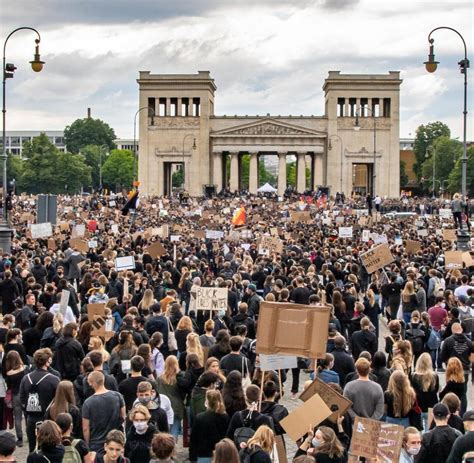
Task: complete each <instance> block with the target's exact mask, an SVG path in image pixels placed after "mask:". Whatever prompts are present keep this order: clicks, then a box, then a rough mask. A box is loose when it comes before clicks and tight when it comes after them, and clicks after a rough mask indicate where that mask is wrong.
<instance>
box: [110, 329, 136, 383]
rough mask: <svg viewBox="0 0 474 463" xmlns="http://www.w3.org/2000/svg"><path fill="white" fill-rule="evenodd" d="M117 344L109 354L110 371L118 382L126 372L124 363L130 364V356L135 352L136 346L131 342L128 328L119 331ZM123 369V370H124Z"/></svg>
mask: <svg viewBox="0 0 474 463" xmlns="http://www.w3.org/2000/svg"><path fill="white" fill-rule="evenodd" d="M118 341H119V342H118V344H117V345H116V346H115V347H114V348H113V349H112V355H111V356H110V372H111V373H112V374H113V375H114V376H115V379H116V380H117V382H118V383H120V381H122V380H124V379H125V378H126V374H127V373H128V371H127V368H125V365H129V364H130V360H131V358H132V357H133V356H134V355H136V353H137V346H136V345H135V343H134V342H133V336H132V333H131V332H130V331H128V330H124V331H121V332H120V334H119V339H118ZM124 370H125V371H124Z"/></svg>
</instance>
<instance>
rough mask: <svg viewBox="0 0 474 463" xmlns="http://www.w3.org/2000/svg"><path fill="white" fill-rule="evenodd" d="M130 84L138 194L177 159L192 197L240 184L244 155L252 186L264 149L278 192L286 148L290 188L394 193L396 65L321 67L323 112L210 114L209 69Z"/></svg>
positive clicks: (155, 187)
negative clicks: (292, 177) (362, 69)
mask: <svg viewBox="0 0 474 463" xmlns="http://www.w3.org/2000/svg"><path fill="white" fill-rule="evenodd" d="M137 82H138V85H139V102H140V106H139V107H140V108H148V111H146V110H144V111H140V116H139V118H140V119H139V145H140V154H139V181H140V183H141V185H140V189H141V192H142V193H143V194H158V195H168V194H170V192H171V173H172V172H173V166H175V165H176V164H181V166H183V168H184V187H185V189H186V190H188V191H189V193H190V194H191V195H192V196H201V195H203V194H204V192H205V191H206V188H207V189H208V191H212V190H214V191H216V192H219V191H220V190H221V189H222V188H224V187H227V188H229V189H230V190H231V191H237V190H240V189H241V187H242V183H241V171H242V169H241V161H242V156H243V155H250V172H249V185H248V188H249V191H250V192H252V193H254V192H256V191H257V189H258V187H259V178H258V163H259V156H260V155H262V154H265V155H275V156H277V157H278V180H277V185H275V186H276V187H277V188H278V192H279V194H283V192H284V191H285V189H286V187H287V184H286V169H287V158H288V156H289V155H292V156H293V157H292V159H294V158H296V166H297V169H296V171H297V173H296V184H295V185H294V186H295V188H296V190H297V191H298V192H303V191H305V190H316V189H317V188H318V187H321V186H324V187H328V188H329V190H330V192H331V194H335V193H336V192H337V191H343V192H344V193H345V194H346V195H349V194H351V192H352V191H354V189H355V185H356V184H357V188H358V189H359V190H360V191H358V192H359V193H361V194H365V193H367V192H371V193H375V194H379V195H382V196H388V197H395V196H398V195H399V190H400V185H399V179H400V175H399V169H400V152H399V117H400V116H399V94H400V84H401V82H402V81H401V80H400V73H399V72H395V71H391V72H389V73H388V74H376V75H374V74H370V75H365V74H341V73H340V72H339V71H330V72H329V74H328V77H327V78H326V79H325V81H324V86H323V90H324V93H325V114H324V115H323V116H310V117H309V116H298V117H294V116H277V117H275V116H270V115H267V116H216V115H215V114H214V97H215V91H216V85H215V83H214V80H213V79H212V78H211V76H210V73H209V72H208V71H199V72H198V73H197V74H180V75H172V74H169V75H163V74H151V73H150V72H149V71H142V72H140V76H139V79H138V80H137ZM307 169H309V171H310V173H311V175H310V181H309V182H308V181H307V179H306V170H307ZM356 179H357V180H356ZM361 179H362V181H361ZM361 185H362V186H361ZM373 185H375V188H374V187H373Z"/></svg>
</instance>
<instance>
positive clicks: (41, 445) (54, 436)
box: [26, 420, 64, 463]
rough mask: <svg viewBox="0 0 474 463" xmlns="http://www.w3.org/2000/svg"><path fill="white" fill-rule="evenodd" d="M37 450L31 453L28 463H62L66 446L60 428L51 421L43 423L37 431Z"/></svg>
mask: <svg viewBox="0 0 474 463" xmlns="http://www.w3.org/2000/svg"><path fill="white" fill-rule="evenodd" d="M36 442H37V448H36V450H35V451H34V452H31V453H30V454H29V455H28V458H27V459H26V463H44V462H45V461H47V462H51V463H62V461H63V457H64V446H63V445H62V436H61V430H60V428H59V426H58V425H57V424H56V423H55V422H54V421H51V420H45V421H42V422H41V424H40V425H39V426H38V427H37V429H36Z"/></svg>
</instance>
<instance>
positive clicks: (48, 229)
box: [31, 222, 53, 240]
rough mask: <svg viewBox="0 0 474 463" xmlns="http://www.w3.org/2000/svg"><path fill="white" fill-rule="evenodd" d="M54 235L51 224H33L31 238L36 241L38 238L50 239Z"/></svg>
mask: <svg viewBox="0 0 474 463" xmlns="http://www.w3.org/2000/svg"><path fill="white" fill-rule="evenodd" d="M52 234H53V227H52V226H51V222H45V223H32V224H31V237H32V238H33V239H34V240H36V239H38V238H48V237H49V236H52Z"/></svg>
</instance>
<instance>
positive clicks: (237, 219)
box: [232, 206, 247, 227]
mask: <svg viewBox="0 0 474 463" xmlns="http://www.w3.org/2000/svg"><path fill="white" fill-rule="evenodd" d="M246 219H247V214H246V212H245V208H244V207H243V206H242V207H239V208H238V209H237V210H236V211H235V212H234V216H233V217H232V225H234V227H242V226H243V225H245V221H246Z"/></svg>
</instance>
